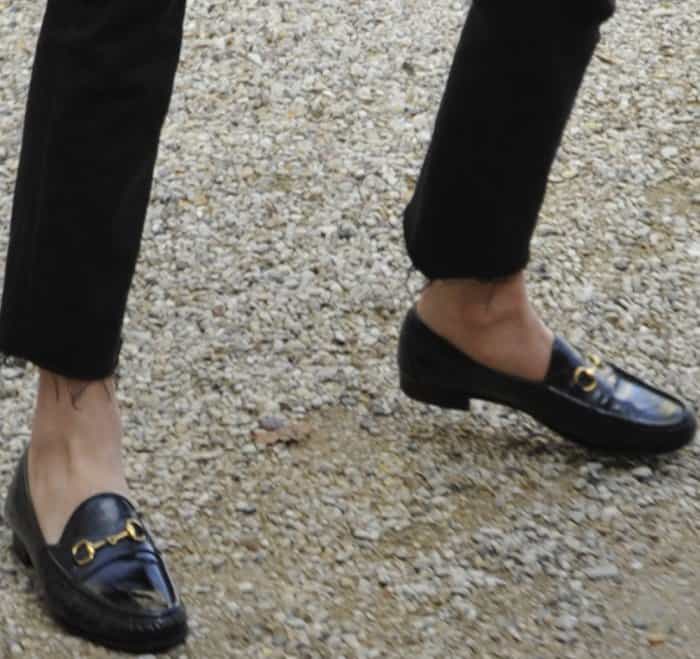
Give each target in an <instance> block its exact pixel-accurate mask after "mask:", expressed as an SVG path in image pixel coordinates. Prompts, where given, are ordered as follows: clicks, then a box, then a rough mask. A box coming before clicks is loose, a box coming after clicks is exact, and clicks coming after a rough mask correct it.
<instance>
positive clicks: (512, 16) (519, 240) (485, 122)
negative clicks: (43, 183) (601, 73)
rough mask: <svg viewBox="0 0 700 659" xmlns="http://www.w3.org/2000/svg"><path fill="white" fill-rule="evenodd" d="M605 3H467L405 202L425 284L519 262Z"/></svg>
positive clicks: (496, 272) (494, 272) (506, 271)
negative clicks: (418, 170)
mask: <svg viewBox="0 0 700 659" xmlns="http://www.w3.org/2000/svg"><path fill="white" fill-rule="evenodd" d="M613 11H614V0H565V1H564V0H538V1H537V2H523V1H522V0H475V2H474V4H473V5H472V8H471V10H470V12H469V15H468V17H467V21H466V24H465V26H464V30H463V33H462V37H461V41H460V43H459V46H458V49H457V53H456V55H455V59H454V63H453V65H452V70H451V72H450V76H449V79H448V82H447V88H446V91H445V94H444V97H443V100H442V104H441V107H440V110H439V113H438V117H437V121H436V123H435V130H434V134H433V137H432V141H431V144H430V148H429V150H428V154H427V156H426V159H425V162H424V164H423V168H422V170H421V173H420V177H419V180H418V183H417V186H416V191H415V194H414V197H413V199H412V201H411V203H410V204H409V206H408V208H407V209H406V212H405V215H404V230H405V237H406V244H407V248H408V253H409V255H410V257H411V260H412V261H413V264H414V265H415V267H416V268H417V269H418V270H420V271H422V272H423V273H424V274H425V275H426V276H427V277H428V278H430V279H437V278H457V277H472V278H479V279H493V278H499V277H504V276H507V275H510V274H513V273H515V272H518V271H519V270H522V269H523V268H524V267H525V265H526V264H527V261H528V257H529V244H530V238H531V236H532V232H533V230H534V228H535V224H536V221H537V216H538V213H539V210H540V207H541V205H542V201H543V199H544V194H545V189H546V185H547V178H548V175H549V171H550V168H551V165H552V162H553V160H554V156H555V153H556V150H557V148H558V146H559V143H560V140H561V136H562V133H563V131H564V127H565V124H566V121H567V119H568V117H569V114H570V113H571V109H572V107H573V104H574V100H575V98H576V94H577V92H578V89H579V86H580V84H581V80H582V79H583V75H584V73H585V70H586V67H587V66H588V63H589V61H590V59H591V56H592V54H593V51H594V49H595V46H596V43H597V41H598V38H599V26H600V23H601V22H602V21H604V20H605V19H607V18H609V17H610V16H611V15H612V13H613Z"/></svg>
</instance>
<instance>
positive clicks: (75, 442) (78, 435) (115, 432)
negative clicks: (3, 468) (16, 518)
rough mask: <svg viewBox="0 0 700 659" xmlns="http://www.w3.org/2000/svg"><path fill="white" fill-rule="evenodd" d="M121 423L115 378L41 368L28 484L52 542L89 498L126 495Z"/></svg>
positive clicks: (39, 516)
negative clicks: (78, 377)
mask: <svg viewBox="0 0 700 659" xmlns="http://www.w3.org/2000/svg"><path fill="white" fill-rule="evenodd" d="M121 440H122V425H121V418H120V413H119V406H118V404H117V397H116V392H115V386H114V381H113V379H112V378H108V379H106V380H100V381H80V380H70V379H67V378H64V377H62V376H59V375H56V374H54V373H51V372H49V371H45V370H42V371H41V372H40V375H39V387H38V396H37V403H36V410H35V413H34V420H33V423H32V437H31V443H30V445H29V466H28V472H29V488H30V491H31V498H32V502H33V505H34V509H35V511H36V514H37V518H38V521H39V525H40V527H41V530H42V532H43V534H44V539H45V540H46V542H47V543H48V544H55V543H56V542H58V540H59V539H60V537H61V534H62V532H63V529H64V527H65V525H66V522H67V521H68V519H69V518H70V516H71V515H72V513H73V512H74V511H75V509H76V508H77V507H78V506H79V505H80V504H81V503H82V502H83V501H85V499H87V498H89V497H91V496H92V495H94V494H99V493H104V492H112V493H115V494H121V495H123V496H127V497H128V486H127V484H126V479H125V477H124V465H123V462H122V457H121Z"/></svg>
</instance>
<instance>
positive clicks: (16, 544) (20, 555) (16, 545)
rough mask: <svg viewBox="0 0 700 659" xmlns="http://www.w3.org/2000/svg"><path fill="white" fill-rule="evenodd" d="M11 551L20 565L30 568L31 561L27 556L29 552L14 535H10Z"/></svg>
mask: <svg viewBox="0 0 700 659" xmlns="http://www.w3.org/2000/svg"><path fill="white" fill-rule="evenodd" d="M12 551H13V552H14V554H15V556H16V557H17V559H18V560H19V562H20V563H22V565H24V566H26V567H31V566H32V559H31V558H30V556H29V552H28V551H27V550H26V549H25V548H24V545H23V544H22V541H21V540H20V539H19V536H18V535H17V534H16V533H13V534H12Z"/></svg>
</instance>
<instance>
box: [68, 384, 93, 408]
mask: <svg viewBox="0 0 700 659" xmlns="http://www.w3.org/2000/svg"><path fill="white" fill-rule="evenodd" d="M90 384H91V383H90V382H85V383H81V384H80V386H79V387H78V388H77V389H75V390H73V389H71V387H70V385H68V391H69V393H70V402H71V405H72V406H73V409H74V410H78V409H79V408H78V401H79V400H80V398H81V396H82V395H83V394H84V393H85V392H86V391H87V388H88V387H89V386H90Z"/></svg>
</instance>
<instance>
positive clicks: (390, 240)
mask: <svg viewBox="0 0 700 659" xmlns="http://www.w3.org/2000/svg"><path fill="white" fill-rule="evenodd" d="M42 4H43V3H29V2H24V1H23V0H22V1H20V0H0V70H1V71H2V77H1V78H0V214H1V215H2V217H4V218H8V217H9V214H10V207H11V193H12V188H13V181H14V177H15V172H16V169H17V156H18V147H19V139H20V127H21V122H22V116H23V105H24V102H25V94H26V88H27V83H28V75H29V68H30V63H31V56H32V51H33V46H34V41H35V38H36V33H37V29H38V24H39V21H40V18H41V16H40V14H41V6H40V5H42ZM621 5H622V6H621V7H620V11H619V14H618V17H617V18H616V20H615V21H614V22H613V23H611V24H609V25H607V26H606V28H605V36H604V41H603V43H602V45H601V47H600V49H599V50H598V54H597V56H596V58H595V60H594V63H593V65H592V67H591V70H590V73H589V76H588V78H587V80H586V83H585V86H584V89H583V91H582V95H581V97H580V100H579V103H578V106H577V109H576V112H575V115H574V117H573V118H572V121H571V124H570V126H569V130H568V133H567V137H566V139H565V142H564V144H563V147H562V150H561V153H560V157H559V160H558V162H557V164H556V168H555V171H554V174H553V177H552V185H551V187H550V192H549V196H548V199H547V204H546V207H545V209H544V211H543V216H542V222H541V224H540V228H539V231H538V234H537V238H536V240H535V243H534V246H533V247H534V256H533V262H532V267H531V272H532V287H533V293H534V295H535V297H536V299H537V301H538V305H539V307H540V309H541V310H542V312H543V314H544V316H545V317H546V318H547V319H548V320H549V322H550V323H551V325H552V326H553V328H554V329H555V330H556V331H558V332H561V333H562V334H564V335H565V336H567V337H568V338H570V339H571V340H572V341H574V342H576V343H578V344H580V345H581V344H583V345H588V346H590V347H591V348H592V349H594V350H596V351H597V352H599V353H602V354H605V355H606V356H607V357H608V358H610V359H612V360H614V361H617V362H619V363H620V364H622V365H623V366H626V367H628V368H629V369H631V370H634V371H636V372H639V373H643V374H645V376H647V377H649V378H650V379H651V380H653V381H655V382H656V383H658V384H659V385H662V386H665V387H668V388H670V389H671V390H673V391H676V392H681V393H682V394H683V395H684V397H685V398H686V399H689V400H690V401H691V403H693V404H694V405H695V406H696V407H697V405H698V399H700V325H699V323H698V318H699V317H700V279H699V275H698V258H699V257H700V213H699V209H700V160H699V159H698V145H699V142H698V109H699V107H700V106H699V98H698V87H697V83H698V80H699V79H700V78H699V73H700V71H699V68H700V67H699V61H698V50H697V44H698V43H699V42H700V3H699V2H698V0H673V2H651V0H627V2H623V3H621ZM464 15H465V7H464V4H463V3H462V2H455V1H449V0H433V1H432V2H428V3H426V2H419V1H418V0H391V1H389V2H387V1H386V0H383V1H379V0H362V1H361V2H360V1H357V0H356V1H352V2H345V3H339V2H335V1H332V0H314V1H311V0H297V1H296V2H294V3H290V2H284V1H281V0H244V1H241V2H236V3H232V2H227V1H224V0H208V2H199V3H191V6H190V9H189V14H188V21H187V26H186V35H187V36H186V39H187V40H186V45H185V50H184V54H183V63H182V67H181V69H180V75H179V78H178V84H177V90H176V95H175V98H174V100H173V104H172V111H171V113H170V117H169V121H168V124H167V126H166V129H165V131H164V136H163V144H162V149H161V155H160V160H159V164H158V167H157V177H156V183H155V188H154V193H153V200H152V205H151V209H150V219H149V222H148V226H147V229H146V234H145V240H144V244H143V250H142V260H141V264H140V269H139V272H138V275H137V277H136V280H135V285H134V288H133V293H132V296H131V302H130V308H129V316H128V320H127V324H126V328H125V329H126V339H127V343H126V347H125V350H124V353H123V362H122V380H121V396H122V399H123V402H124V410H125V415H126V428H127V432H128V438H127V458H128V463H129V469H130V475H131V484H132V487H133V491H134V492H135V493H136V497H137V500H138V503H139V504H140V505H142V506H143V509H144V510H145V512H146V517H147V519H148V520H149V522H150V525H151V527H152V530H153V531H154V532H155V534H156V535H157V536H158V537H159V538H160V541H161V546H162V548H164V549H165V551H166V555H167V557H168V559H169V562H170V564H171V566H172V567H173V570H174V572H175V573H176V575H177V578H178V582H179V583H180V584H181V590H182V594H183V596H184V598H185V599H186V601H187V604H188V606H189V610H190V614H191V620H192V637H191V640H190V641H189V642H188V644H187V645H186V646H185V647H182V648H179V649H178V650H176V651H175V652H173V653H172V656H173V657H195V658H197V659H199V658H202V657H207V658H209V657H211V658H216V657H250V658H256V657H266V658H271V659H274V658H280V659H281V658H282V657H332V658H334V659H335V658H338V659H339V658H342V657H346V658H348V659H350V658H355V657H357V658H358V659H359V658H365V657H366V658H370V657H416V658H424V657H425V658H429V657H435V658H438V657H439V658H444V657H483V658H487V657H492V658H496V657H507V658H513V659H516V658H518V657H522V658H528V659H529V658H535V657H541V658H547V659H550V658H551V659H555V658H556V659H559V658H574V657H586V658H589V657H604V658H606V659H609V658H613V657H620V658H630V659H640V658H641V659H643V658H646V657H663V658H666V657H669V658H675V657H683V658H691V657H697V656H698V647H700V627H698V625H697V592H698V591H699V590H700V554H699V553H698V551H697V547H698V535H699V531H700V518H699V517H698V509H699V508H700V476H698V474H700V445H696V446H693V447H690V448H688V449H685V450H683V451H681V452H680V453H678V454H676V455H673V456H670V457H666V458H663V459H655V460H649V461H627V460H622V459H611V458H606V457H604V456H600V455H596V454H593V453H589V452H585V451H583V450H580V449H578V448H575V447H573V446H570V445H568V444H565V443H563V442H561V441H560V440H559V439H558V438H556V437H555V436H554V435H552V434H550V433H548V432H546V431H545V430H544V429H543V428H542V427H540V426H538V425H537V424H535V423H534V422H532V421H531V420H530V419H529V418H528V417H526V416H524V415H520V414H516V413H514V412H511V411H509V410H506V409H504V408H500V407H496V406H491V405H486V404H477V405H476V406H475V408H476V409H475V413H474V414H471V415H468V416H464V415H462V414H457V413H452V412H444V411H440V410H437V409H432V408H424V407H421V406H419V405H417V404H413V403H411V402H409V401H408V400H406V399H405V398H403V397H402V396H401V395H400V394H399V393H398V392H397V386H396V385H397V376H396V370H395V362H394V351H395V345H396V339H397V330H398V324H399V322H400V319H401V316H402V314H403V312H404V311H405V309H406V308H407V306H408V305H409V304H410V301H411V299H412V297H413V295H414V293H415V290H416V289H417V288H418V287H419V286H420V281H418V280H417V278H415V277H413V278H412V279H410V280H409V282H408V285H407V283H406V272H407V261H406V258H405V256H404V252H403V246H402V242H401V230H400V214H401V211H402V208H403V205H404V204H405V202H406V201H407V199H408V197H409V194H410V191H411V188H412V185H413V183H414V181H415V175H416V173H417V169H418V166H419V163H420V160H421V157H422V154H423V153H424V150H425V148H426V144H427V140H428V137H429V133H430V129H431V123H432V121H433V118H434V114H435V111H436V108H437V103H438V100H439V97H440V93H441V90H442V86H443V84H444V79H445V76H446V71H447V67H448V66H449V62H450V59H451V55H452V51H453V48H454V46H455V44H456V41H457V38H458V34H459V29H460V26H461V24H462V22H463V19H464ZM4 227H5V228H4V229H3V231H2V233H1V234H0V243H1V244H0V251H1V252H2V253H4V251H5V248H6V242H7V233H8V232H7V222H6V223H5V224H4ZM0 375H1V380H0V382H1V387H0V433H1V436H2V441H3V450H2V452H1V453H0V492H4V489H5V487H6V485H7V483H8V481H9V479H10V476H11V473H12V471H13V469H14V464H15V462H16V460H17V458H18V457H19V455H20V452H21V450H22V447H23V445H24V443H25V442H26V440H27V437H28V420H29V417H30V412H31V405H32V394H33V383H34V377H35V374H34V373H33V371H32V369H30V368H23V367H21V366H19V365H14V366H13V365H9V366H5V367H3V368H2V370H1V372H0ZM9 542H10V534H9V532H8V530H7V529H6V528H5V527H4V526H2V527H0V591H1V592H2V593H3V596H2V598H0V620H1V621H2V623H0V625H1V626H0V656H21V657H53V658H55V659H58V658H59V657H107V656H111V655H110V653H107V652H105V651H103V650H101V649H100V648H96V647H94V646H91V645H89V644H86V643H83V642H81V641H79V640H77V639H73V638H70V637H67V636H65V635H64V634H63V633H62V632H61V631H60V630H59V629H58V628H57V627H56V626H55V625H54V624H53V623H51V622H50V621H49V620H48V618H47V616H46V613H45V610H44V607H43V605H42V603H41V600H40V599H39V597H38V596H37V594H36V593H35V590H34V587H33V582H32V575H31V573H30V572H28V571H26V570H24V569H23V568H21V567H20V566H19V565H18V564H17V563H16V562H15V561H14V560H13V558H12V556H11V555H10V552H9V549H8V547H9Z"/></svg>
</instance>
